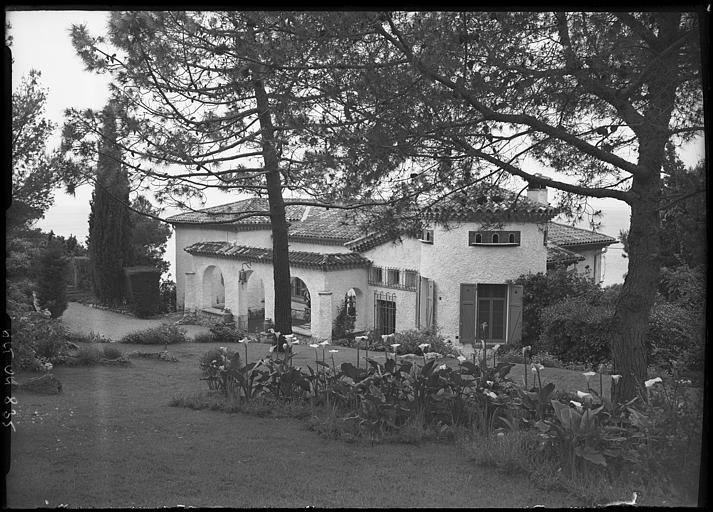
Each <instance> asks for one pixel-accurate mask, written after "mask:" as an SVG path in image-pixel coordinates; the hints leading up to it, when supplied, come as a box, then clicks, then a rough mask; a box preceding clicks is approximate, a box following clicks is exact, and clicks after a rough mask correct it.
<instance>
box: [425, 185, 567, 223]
mask: <svg viewBox="0 0 713 512" xmlns="http://www.w3.org/2000/svg"><path fill="white" fill-rule="evenodd" d="M556 214H557V210H556V209H555V208H553V207H551V206H549V205H544V204H540V203H536V202H534V201H531V200H529V199H528V198H527V197H526V196H522V195H521V196H520V197H517V194H515V193H514V192H511V191H509V190H505V189H503V188H500V187H492V186H489V187H487V188H485V187H481V188H479V189H475V190H471V191H468V192H467V193H461V194H457V195H453V196H451V197H449V198H448V199H447V200H444V201H441V202H440V203H437V204H436V205H434V206H432V207H430V208H428V209H427V210H425V211H424V214H423V217H424V218H425V219H433V220H479V219H482V218H487V217H491V216H495V217H499V218H503V217H504V218H506V219H510V218H523V217H524V218H532V217H534V218H540V219H551V218H552V217H554V216H555V215H556Z"/></svg>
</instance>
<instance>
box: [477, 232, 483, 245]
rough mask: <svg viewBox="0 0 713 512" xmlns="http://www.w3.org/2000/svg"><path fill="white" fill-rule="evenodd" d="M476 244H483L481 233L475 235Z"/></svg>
mask: <svg viewBox="0 0 713 512" xmlns="http://www.w3.org/2000/svg"><path fill="white" fill-rule="evenodd" d="M475 243H476V244H482V243H483V235H481V234H480V233H477V234H476V235H475Z"/></svg>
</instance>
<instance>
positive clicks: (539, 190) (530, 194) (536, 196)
mask: <svg viewBox="0 0 713 512" xmlns="http://www.w3.org/2000/svg"><path fill="white" fill-rule="evenodd" d="M535 177H537V178H544V176H543V175H542V174H539V173H538V174H535ZM527 198H528V199H529V200H530V201H534V202H535V203H540V204H544V205H547V204H549V203H548V202H547V187H546V186H544V185H541V184H539V183H532V182H531V183H530V184H529V185H528V187H527Z"/></svg>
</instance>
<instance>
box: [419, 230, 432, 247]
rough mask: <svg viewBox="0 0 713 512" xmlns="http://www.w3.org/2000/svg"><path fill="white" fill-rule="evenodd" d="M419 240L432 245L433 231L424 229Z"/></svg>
mask: <svg viewBox="0 0 713 512" xmlns="http://www.w3.org/2000/svg"><path fill="white" fill-rule="evenodd" d="M420 240H421V241H422V242H424V243H427V244H432V243H433V230H432V229H424V230H423V231H421V238H420Z"/></svg>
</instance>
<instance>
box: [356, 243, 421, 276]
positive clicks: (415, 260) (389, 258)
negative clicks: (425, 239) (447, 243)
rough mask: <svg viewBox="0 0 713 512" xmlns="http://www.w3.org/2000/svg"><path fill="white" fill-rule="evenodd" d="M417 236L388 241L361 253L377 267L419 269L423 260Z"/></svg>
mask: <svg viewBox="0 0 713 512" xmlns="http://www.w3.org/2000/svg"><path fill="white" fill-rule="evenodd" d="M422 245H423V244H422V243H421V242H419V241H418V240H417V239H415V238H404V239H403V240H402V241H400V242H398V241H397V242H386V243H385V244H381V245H378V246H376V247H373V248H372V249H369V250H368V251H364V252H362V253H361V255H362V256H364V257H365V258H367V259H370V260H371V261H372V262H373V264H374V266H376V267H391V268H399V269H406V270H416V271H418V269H419V266H420V262H421V246H422Z"/></svg>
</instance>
